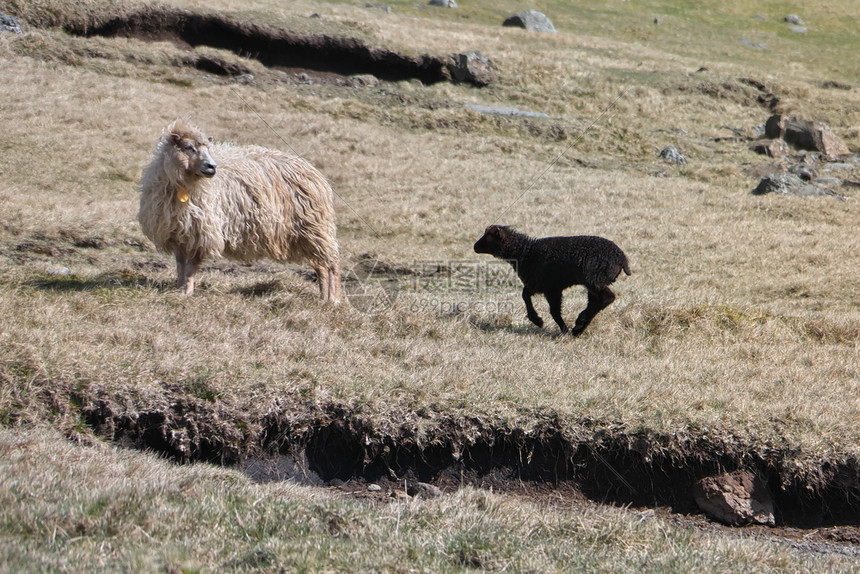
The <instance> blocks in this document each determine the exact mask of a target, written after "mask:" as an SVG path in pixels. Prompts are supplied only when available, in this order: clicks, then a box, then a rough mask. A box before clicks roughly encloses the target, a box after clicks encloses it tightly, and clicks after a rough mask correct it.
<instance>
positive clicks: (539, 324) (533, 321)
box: [530, 317, 543, 329]
mask: <svg viewBox="0 0 860 574" xmlns="http://www.w3.org/2000/svg"><path fill="white" fill-rule="evenodd" d="M530 320H531V322H532V323H534V324H535V325H537V326H538V328H540V329H543V319H541V318H540V317H538V318H537V319H531V318H530Z"/></svg>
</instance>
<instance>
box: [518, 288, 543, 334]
mask: <svg viewBox="0 0 860 574" xmlns="http://www.w3.org/2000/svg"><path fill="white" fill-rule="evenodd" d="M532 295H534V293H532V292H531V290H529V288H528V287H523V301H525V302H526V314H527V315H528V317H529V321H531V322H532V323H534V324H535V325H537V326H538V327H543V319H541V318H540V316H539V315H538V314H537V311H535V307H534V305H532Z"/></svg>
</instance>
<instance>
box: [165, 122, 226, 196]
mask: <svg viewBox="0 0 860 574" xmlns="http://www.w3.org/2000/svg"><path fill="white" fill-rule="evenodd" d="M168 132H169V133H168V134H167V135H166V136H165V139H164V148H163V152H164V153H165V155H166V158H167V160H168V163H169V165H170V169H171V170H173V171H174V173H175V175H176V176H178V177H179V179H181V180H182V181H183V182H187V183H191V182H192V181H193V180H195V179H197V178H200V177H212V176H214V175H215V170H216V168H217V167H218V165H217V164H216V163H215V160H214V159H212V156H211V155H210V154H209V144H210V143H212V138H211V137H209V136H207V135H206V134H204V133H203V132H202V131H200V130H199V129H198V128H196V127H194V126H193V125H191V124H189V123H188V122H185V121H182V120H178V121H176V122H174V123H173V124H172V125H171V126H170V128H169V130H168Z"/></svg>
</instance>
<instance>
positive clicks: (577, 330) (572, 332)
mask: <svg viewBox="0 0 860 574" xmlns="http://www.w3.org/2000/svg"><path fill="white" fill-rule="evenodd" d="M583 331H585V327H580V326H579V325H577V326H575V327H574V328H573V329H571V330H570V336H571V337H579V336H580V335H581V334H582V332H583Z"/></svg>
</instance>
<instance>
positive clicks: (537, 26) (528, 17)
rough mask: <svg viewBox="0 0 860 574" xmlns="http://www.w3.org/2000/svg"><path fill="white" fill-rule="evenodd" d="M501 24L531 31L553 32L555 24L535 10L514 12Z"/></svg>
mask: <svg viewBox="0 0 860 574" xmlns="http://www.w3.org/2000/svg"><path fill="white" fill-rule="evenodd" d="M502 26H514V27H517V28H525V29H526V30H529V31H531V32H555V26H553V25H552V22H551V21H550V19H549V18H548V17H547V15H546V14H544V13H543V12H538V11H537V10H526V11H524V12H520V13H519V14H514V15H513V16H511V17H509V18H508V19H507V20H505V21H504V22H502Z"/></svg>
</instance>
